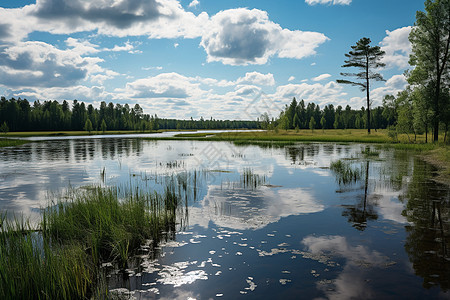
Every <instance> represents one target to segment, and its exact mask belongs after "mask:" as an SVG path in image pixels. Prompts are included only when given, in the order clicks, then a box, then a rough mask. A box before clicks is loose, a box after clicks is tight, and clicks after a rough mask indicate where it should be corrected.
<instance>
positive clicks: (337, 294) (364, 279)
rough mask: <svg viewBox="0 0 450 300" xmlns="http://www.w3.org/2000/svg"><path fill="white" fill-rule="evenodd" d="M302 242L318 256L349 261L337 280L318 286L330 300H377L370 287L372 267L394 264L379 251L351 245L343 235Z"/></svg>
mask: <svg viewBox="0 0 450 300" xmlns="http://www.w3.org/2000/svg"><path fill="white" fill-rule="evenodd" d="M301 243H302V244H303V245H305V247H306V249H307V251H308V252H310V253H312V254H313V255H315V256H323V255H326V256H331V257H334V258H344V259H345V260H346V264H345V266H344V267H343V270H342V272H341V273H340V274H339V275H338V277H337V278H336V279H334V280H332V281H323V280H322V281H320V282H318V283H317V288H318V289H319V290H321V291H323V292H324V293H325V295H326V298H327V299H373V298H376V291H375V290H373V289H372V288H371V287H370V285H369V284H368V282H369V280H368V277H370V270H371V268H374V267H378V268H380V267H384V268H386V267H388V266H390V265H392V264H395V263H394V262H392V261H390V260H389V258H388V257H386V256H383V255H382V254H381V253H380V252H378V251H371V250H370V249H369V248H368V247H366V246H362V245H356V246H352V245H350V243H349V242H348V241H347V239H346V238H345V237H343V236H338V235H335V236H319V237H315V236H307V237H305V238H304V239H303V240H302V242H301Z"/></svg>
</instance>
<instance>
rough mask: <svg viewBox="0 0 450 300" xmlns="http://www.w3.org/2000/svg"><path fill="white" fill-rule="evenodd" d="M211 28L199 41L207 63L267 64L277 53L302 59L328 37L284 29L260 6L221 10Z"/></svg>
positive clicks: (212, 18) (281, 55)
mask: <svg viewBox="0 0 450 300" xmlns="http://www.w3.org/2000/svg"><path fill="white" fill-rule="evenodd" d="M208 27H209V30H208V31H207V32H205V33H204V35H203V36H202V40H201V43H200V45H201V46H202V47H203V48H204V49H205V51H206V53H207V56H208V62H213V61H219V62H222V63H224V64H229V65H248V64H265V63H266V62H267V61H268V59H269V58H270V57H271V56H274V55H278V56H279V57H283V58H297V59H301V58H303V57H307V56H310V55H313V54H315V53H316V51H315V49H316V48H317V47H318V46H319V45H320V44H322V43H324V42H325V41H326V40H328V38H327V37H326V36H325V35H324V34H322V33H317V32H303V31H299V30H296V31H291V30H288V29H283V28H281V26H280V25H278V24H276V23H273V22H272V21H270V20H269V17H268V15H267V12H265V11H261V10H258V9H252V10H249V9H246V8H238V9H230V10H226V11H221V12H219V13H217V14H216V15H214V16H213V17H211V23H210V25H209V26H208Z"/></svg>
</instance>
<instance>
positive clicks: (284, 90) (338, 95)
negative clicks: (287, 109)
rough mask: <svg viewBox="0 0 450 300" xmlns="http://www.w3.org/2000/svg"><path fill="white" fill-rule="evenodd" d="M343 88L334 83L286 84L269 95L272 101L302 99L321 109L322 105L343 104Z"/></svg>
mask: <svg viewBox="0 0 450 300" xmlns="http://www.w3.org/2000/svg"><path fill="white" fill-rule="evenodd" d="M342 91H343V87H342V86H341V85H339V84H337V83H336V82H334V81H330V82H328V83H326V84H321V83H314V84H308V83H301V84H291V83H290V84H287V85H281V86H278V87H277V89H276V92H275V93H274V94H271V95H270V97H271V98H272V99H283V101H286V103H287V102H288V101H291V100H292V98H293V97H296V98H297V99H303V100H305V102H314V103H315V104H319V105H320V107H322V108H323V106H324V105H326V104H329V103H333V104H335V105H337V104H338V103H339V104H340V103H343V102H344V103H345V101H346V100H345V99H344V98H343V96H344V95H343V92H342Z"/></svg>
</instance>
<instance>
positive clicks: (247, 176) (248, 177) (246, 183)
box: [241, 168, 266, 189]
mask: <svg viewBox="0 0 450 300" xmlns="http://www.w3.org/2000/svg"><path fill="white" fill-rule="evenodd" d="M265 183H266V176H264V175H259V174H255V173H254V172H253V170H252V169H251V168H244V171H243V173H242V175H241V184H242V185H243V187H244V188H251V189H256V188H257V187H259V186H261V185H263V184H265Z"/></svg>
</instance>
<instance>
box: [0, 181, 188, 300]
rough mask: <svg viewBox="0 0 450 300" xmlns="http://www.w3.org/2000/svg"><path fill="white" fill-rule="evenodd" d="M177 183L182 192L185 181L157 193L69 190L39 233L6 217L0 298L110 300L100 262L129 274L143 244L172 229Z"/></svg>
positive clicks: (0, 247) (0, 246) (0, 242)
mask: <svg viewBox="0 0 450 300" xmlns="http://www.w3.org/2000/svg"><path fill="white" fill-rule="evenodd" d="M186 176H187V175H186ZM194 178H196V176H194ZM177 185H178V186H181V190H185V189H187V179H180V180H179V181H178V180H172V181H171V180H168V181H167V182H166V183H165V187H164V190H163V191H162V192H161V193H157V192H155V191H153V190H150V189H148V188H146V187H145V186H131V185H130V186H125V187H107V188H104V187H103V188H102V187H101V186H91V187H89V188H87V189H77V190H74V189H72V190H69V191H68V192H67V194H64V195H62V196H61V197H58V198H57V199H56V200H54V201H53V202H51V203H50V204H49V205H48V207H46V208H45V209H44V210H43V215H42V220H41V222H40V223H39V225H37V226H36V227H32V226H31V225H30V223H29V222H27V221H26V220H24V219H23V218H14V219H12V220H9V219H7V218H6V213H4V214H3V215H1V223H0V224H1V227H0V299H89V298H91V297H100V298H105V297H107V293H108V291H107V287H106V286H107V285H106V284H105V282H104V281H105V276H104V274H102V272H101V271H100V270H101V269H100V266H101V264H102V263H104V262H112V263H113V264H114V265H117V266H118V267H119V268H126V267H127V264H128V261H129V260H130V259H131V258H132V257H133V256H134V254H136V253H137V251H138V249H139V248H140V247H141V246H142V245H144V244H149V241H150V240H152V241H153V243H151V244H152V245H154V246H156V245H157V244H158V242H159V241H160V240H161V239H162V238H163V237H164V236H167V235H168V234H170V233H173V232H174V231H175V225H176V214H177V209H178V207H179V206H180V204H181V201H180V199H181V198H180V194H179V193H178V192H177ZM67 199H68V200H67Z"/></svg>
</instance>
